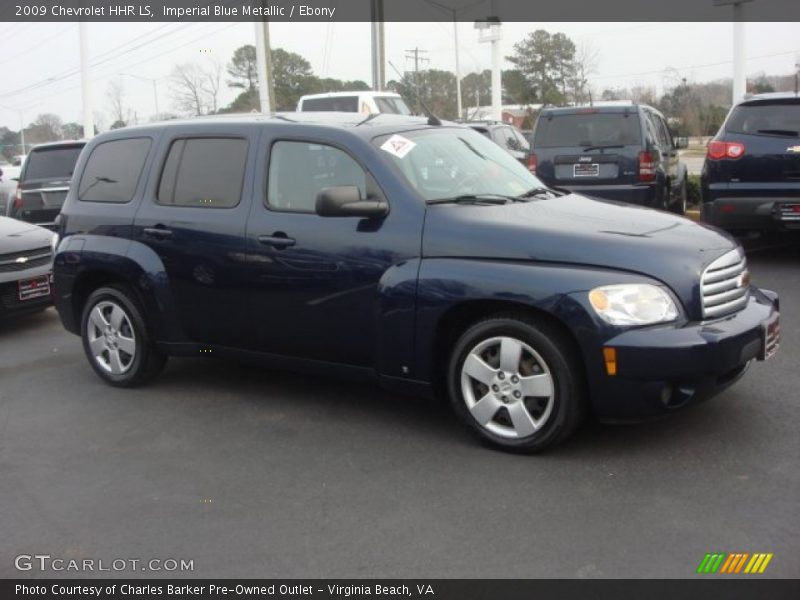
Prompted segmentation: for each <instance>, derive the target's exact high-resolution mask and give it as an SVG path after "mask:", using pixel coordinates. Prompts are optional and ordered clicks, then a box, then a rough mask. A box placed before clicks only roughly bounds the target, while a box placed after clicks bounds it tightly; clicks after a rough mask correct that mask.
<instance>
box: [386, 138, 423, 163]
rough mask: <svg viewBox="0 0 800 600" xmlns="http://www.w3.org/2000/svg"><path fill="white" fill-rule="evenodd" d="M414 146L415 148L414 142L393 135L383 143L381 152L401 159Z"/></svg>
mask: <svg viewBox="0 0 800 600" xmlns="http://www.w3.org/2000/svg"><path fill="white" fill-rule="evenodd" d="M414 146H416V144H415V143H414V142H412V141H411V140H409V139H407V138H404V137H403V136H402V135H393V136H392V137H390V138H389V139H388V140H386V141H385V142H383V145H382V146H381V150H383V151H384V152H388V153H389V154H391V155H393V156H396V157H397V158H403V157H404V156H405V155H406V154H408V153H409V152H411V151H412V150H413V149H414Z"/></svg>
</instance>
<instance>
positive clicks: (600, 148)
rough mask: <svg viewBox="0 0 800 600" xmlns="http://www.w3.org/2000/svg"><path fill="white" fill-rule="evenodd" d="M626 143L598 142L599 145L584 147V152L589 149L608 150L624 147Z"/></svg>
mask: <svg viewBox="0 0 800 600" xmlns="http://www.w3.org/2000/svg"><path fill="white" fill-rule="evenodd" d="M624 147H625V144H598V145H597V146H586V148H584V149H583V151H584V152H589V150H607V149H609V148H624Z"/></svg>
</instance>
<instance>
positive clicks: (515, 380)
mask: <svg viewBox="0 0 800 600" xmlns="http://www.w3.org/2000/svg"><path fill="white" fill-rule="evenodd" d="M476 359H480V362H478V360H476ZM504 362H505V364H503V363H504ZM500 367H503V368H500ZM447 381H448V395H449V398H450V401H451V403H452V405H453V408H454V409H455V411H456V414H458V416H459V417H460V418H461V420H462V421H463V422H464V423H466V424H467V426H468V427H469V428H470V429H471V430H472V431H473V432H475V433H476V434H477V435H478V436H479V437H480V438H481V439H482V440H484V441H486V442H489V443H490V444H491V445H492V446H494V447H495V448H499V449H502V450H507V451H512V452H525V453H533V452H539V451H541V450H544V449H545V448H547V447H549V446H552V445H554V444H556V443H559V442H561V441H563V440H565V439H566V438H568V437H569V436H570V435H571V434H572V433H573V432H574V431H575V429H576V428H577V427H578V425H579V424H580V422H581V420H582V418H583V416H584V413H585V398H584V383H583V382H584V370H583V366H582V362H581V360H580V359H579V358H578V356H577V352H576V351H575V350H574V348H573V344H572V343H571V341H570V340H569V339H568V338H567V336H566V335H564V334H563V333H562V332H561V331H560V330H559V329H557V328H555V327H553V326H552V325H550V324H549V323H543V322H538V321H537V320H535V319H532V318H528V317H522V316H518V315H498V316H496V317H491V318H488V319H486V320H483V321H480V322H478V323H476V324H475V325H473V326H472V327H470V328H469V329H467V330H466V331H465V332H464V333H463V334H462V335H461V337H460V338H459V339H458V341H457V342H456V343H455V345H454V346H453V349H452V352H451V355H450V360H449V365H448V377H447Z"/></svg>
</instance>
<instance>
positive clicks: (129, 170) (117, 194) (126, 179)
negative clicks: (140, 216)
mask: <svg viewBox="0 0 800 600" xmlns="http://www.w3.org/2000/svg"><path fill="white" fill-rule="evenodd" d="M148 150H150V138H128V139H124V140H114V141H111V142H103V143H102V144H98V145H97V146H95V147H94V149H93V150H92V154H91V156H89V160H88V161H86V167H85V168H84V169H83V175H81V183H80V185H79V186H78V199H80V200H83V201H84V202H117V203H120V204H121V203H125V202H129V201H130V200H131V198H133V194H134V193H135V192H136V185H137V184H138V183H139V177H140V176H141V174H142V169H143V168H144V161H145V159H146V158H147V152H148Z"/></svg>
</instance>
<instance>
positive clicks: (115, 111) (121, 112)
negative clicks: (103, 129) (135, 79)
mask: <svg viewBox="0 0 800 600" xmlns="http://www.w3.org/2000/svg"><path fill="white" fill-rule="evenodd" d="M106 96H108V100H109V102H110V103H111V119H112V121H113V124H112V125H111V128H112V129H116V128H117V127H125V125H127V124H128V122H129V121H130V116H131V111H130V109H129V108H126V107H125V86H124V85H123V83H122V79H112V80H111V81H109V82H108V89H107V90H106Z"/></svg>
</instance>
